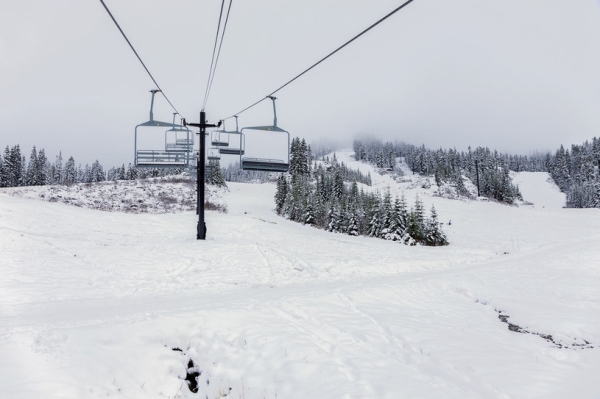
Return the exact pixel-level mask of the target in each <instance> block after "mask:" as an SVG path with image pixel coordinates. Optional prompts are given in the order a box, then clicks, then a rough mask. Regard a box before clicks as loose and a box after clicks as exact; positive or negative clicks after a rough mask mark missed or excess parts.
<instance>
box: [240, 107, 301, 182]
mask: <svg viewBox="0 0 600 399" xmlns="http://www.w3.org/2000/svg"><path fill="white" fill-rule="evenodd" d="M269 98H270V99H271V100H272V101H273V125H267V126H248V127H244V128H242V130H241V132H240V134H241V135H242V136H244V134H243V133H244V130H255V131H263V132H273V133H282V134H286V135H287V148H286V152H287V159H283V160H282V159H270V158H269V159H268V158H249V157H242V155H243V154H240V168H242V169H243V170H257V171H265V172H287V171H288V170H289V166H290V133H289V132H288V131H287V130H285V129H282V128H280V127H278V126H277V109H276V108H275V100H276V98H275V97H272V96H269ZM240 142H241V138H240Z"/></svg>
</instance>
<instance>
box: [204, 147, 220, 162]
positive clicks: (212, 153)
mask: <svg viewBox="0 0 600 399" xmlns="http://www.w3.org/2000/svg"><path fill="white" fill-rule="evenodd" d="M206 158H207V159H208V160H209V161H218V160H220V159H221V152H220V149H219V148H209V149H208V155H207V157H206Z"/></svg>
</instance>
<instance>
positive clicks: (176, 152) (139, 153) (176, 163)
mask: <svg viewBox="0 0 600 399" xmlns="http://www.w3.org/2000/svg"><path fill="white" fill-rule="evenodd" d="M158 92H160V90H150V93H152V100H151V102H150V120H149V121H147V122H144V123H140V124H139V125H137V126H136V127H135V143H134V155H135V158H134V164H135V166H136V167H140V168H188V167H189V166H190V159H191V154H192V152H193V148H192V147H191V146H189V138H190V133H191V132H190V131H189V130H188V132H186V138H185V140H186V142H185V143H182V142H180V144H181V147H180V148H175V147H167V145H166V144H167V143H168V141H167V138H165V141H166V142H165V148H164V149H160V150H146V149H144V150H138V146H139V143H140V142H139V139H140V136H139V135H138V129H139V128H140V127H144V128H156V127H169V128H171V129H169V130H168V131H171V130H173V129H179V130H178V132H179V131H181V132H182V134H183V132H185V129H184V126H182V125H177V124H175V123H168V122H161V121H157V120H154V114H153V112H152V110H153V108H154V95H155V94H156V93H158ZM152 130H153V129H143V131H144V132H146V133H147V132H148V131H150V132H151V131H152ZM168 131H167V132H168ZM165 137H167V135H165ZM179 139H180V140H184V139H183V136H181V137H180V138H179ZM192 141H193V139H192ZM174 144H177V137H175V142H174Z"/></svg>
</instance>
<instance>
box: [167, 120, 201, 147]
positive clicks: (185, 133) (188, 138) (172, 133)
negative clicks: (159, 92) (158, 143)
mask: <svg viewBox="0 0 600 399" xmlns="http://www.w3.org/2000/svg"><path fill="white" fill-rule="evenodd" d="M175 115H177V112H174V113H173V125H174V126H175V127H172V128H171V129H169V130H167V131H166V132H165V151H167V152H171V151H187V152H192V151H194V133H193V132H192V131H191V130H190V129H188V128H187V127H184V126H182V125H179V127H177V125H175Z"/></svg>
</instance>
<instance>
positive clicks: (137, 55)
mask: <svg viewBox="0 0 600 399" xmlns="http://www.w3.org/2000/svg"><path fill="white" fill-rule="evenodd" d="M100 3H102V5H103V6H104V9H105V10H106V12H107V13H108V15H109V16H110V18H111V19H112V20H113V22H114V23H115V25H116V26H117V28H118V29H119V31H120V32H121V34H122V35H123V37H124V38H125V40H126V41H127V44H129V47H131V50H133V53H134V54H135V56H136V57H137V59H138V60H139V61H140V63H141V64H142V66H143V67H144V69H145V70H146V72H147V73H148V76H150V79H152V81H153V82H154V84H155V85H156V88H157V89H158V90H159V91H160V93H161V94H162V95H163V97H164V98H165V100H167V102H168V103H169V105H170V106H171V108H173V110H174V111H175V112H177V114H179V111H177V108H175V106H174V105H173V103H171V101H170V100H169V98H168V97H167V95H166V94H165V92H164V91H163V90H162V89H161V88H160V86H159V85H158V82H157V81H156V79H154V76H152V74H151V73H150V71H149V70H148V67H146V64H144V61H142V58H141V57H140V56H139V54H138V52H137V51H135V48H134V47H133V45H132V44H131V42H130V41H129V39H128V38H127V36H126V35H125V32H123V29H121V26H119V23H118V22H117V20H116V19H115V17H113V15H112V13H111V12H110V10H109V9H108V7H107V6H106V4H105V3H104V0H100ZM179 115H181V114H179Z"/></svg>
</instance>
